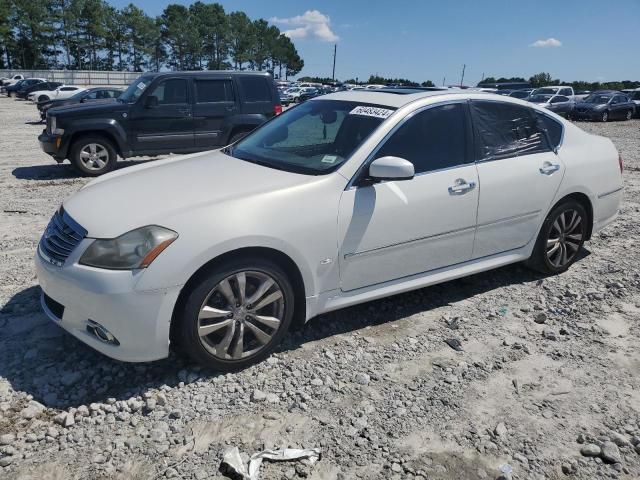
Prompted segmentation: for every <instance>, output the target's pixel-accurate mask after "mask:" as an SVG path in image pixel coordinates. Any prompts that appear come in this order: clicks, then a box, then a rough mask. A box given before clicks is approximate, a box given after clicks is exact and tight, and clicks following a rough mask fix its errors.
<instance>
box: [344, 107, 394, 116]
mask: <svg viewBox="0 0 640 480" xmlns="http://www.w3.org/2000/svg"><path fill="white" fill-rule="evenodd" d="M392 113H393V110H389V109H388V108H379V107H365V106H362V105H361V106H359V107H356V108H354V109H353V110H351V111H350V112H349V115H363V116H365V117H375V118H388V117H389V116H391V114H392Z"/></svg>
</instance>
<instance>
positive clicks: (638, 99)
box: [627, 88, 640, 117]
mask: <svg viewBox="0 0 640 480" xmlns="http://www.w3.org/2000/svg"><path fill="white" fill-rule="evenodd" d="M627 97H629V100H631V101H632V102H633V103H634V104H635V106H636V117H640V88H636V89H635V90H631V91H629V92H627Z"/></svg>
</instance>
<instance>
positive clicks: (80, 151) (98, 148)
mask: <svg viewBox="0 0 640 480" xmlns="http://www.w3.org/2000/svg"><path fill="white" fill-rule="evenodd" d="M117 159H118V156H117V153H116V149H115V148H114V146H113V144H112V143H111V142H110V141H109V140H107V139H106V138H103V137H100V136H93V135H88V136H86V137H81V138H79V139H78V140H76V141H75V143H74V144H73V146H72V147H71V163H72V164H73V166H74V167H76V169H78V170H79V171H80V172H81V173H82V174H84V175H87V176H89V177H97V176H98V175H102V174H103V173H107V172H109V171H111V170H113V168H114V167H115V165H116V161H117Z"/></svg>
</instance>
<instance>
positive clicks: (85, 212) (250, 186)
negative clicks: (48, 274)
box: [64, 150, 323, 238]
mask: <svg viewBox="0 0 640 480" xmlns="http://www.w3.org/2000/svg"><path fill="white" fill-rule="evenodd" d="M320 178H323V177H316V176H311V175H302V174H297V173H291V172H285V171H283V170H275V169H272V168H268V167H264V166H261V165H257V164H254V163H250V162H246V161H244V160H240V159H237V158H233V157H230V156H228V155H226V154H224V153H222V152H221V151H219V150H216V151H209V152H202V153H197V154H192V155H184V156H179V157H174V158H169V159H166V160H157V161H152V162H147V163H145V164H142V165H138V166H136V167H130V168H124V169H121V170H118V171H116V172H112V173H109V174H107V175H103V176H102V177H99V178H97V179H95V180H93V181H91V182H89V183H88V184H87V185H85V186H84V187H83V188H82V189H80V191H78V192H77V193H76V194H75V195H73V196H71V197H70V198H69V199H68V200H66V201H65V202H64V208H65V210H66V211H67V212H68V213H69V215H71V217H72V218H73V219H74V220H75V221H76V222H78V223H79V224H80V225H82V226H83V227H84V228H85V229H87V231H88V234H87V235H88V236H89V237H94V238H114V237H117V236H119V235H122V234H123V233H126V232H128V231H130V230H133V229H135V228H139V227H142V226H145V225H161V226H164V227H167V228H176V226H177V225H179V224H180V216H181V214H183V213H185V212H192V211H194V210H197V209H210V207H211V206H214V205H216V206H217V207H220V208H224V206H223V205H224V204H226V203H228V202H233V201H236V200H239V199H243V198H247V197H251V196H257V195H264V194H267V193H273V192H277V191H282V190H285V189H290V188H295V187H298V186H300V185H302V184H306V183H312V182H314V181H318V179H320Z"/></svg>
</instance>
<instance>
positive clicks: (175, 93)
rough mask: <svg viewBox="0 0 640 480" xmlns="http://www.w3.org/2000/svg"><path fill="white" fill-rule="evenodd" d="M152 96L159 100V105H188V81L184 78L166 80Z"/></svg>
mask: <svg viewBox="0 0 640 480" xmlns="http://www.w3.org/2000/svg"><path fill="white" fill-rule="evenodd" d="M150 95H151V96H154V97H156V98H157V99H158V105H175V104H179V103H187V81H186V80H185V79H183V78H171V79H169V80H164V81H162V82H160V83H159V84H158V86H157V87H156V88H154V89H153V91H152V92H151V93H150Z"/></svg>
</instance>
